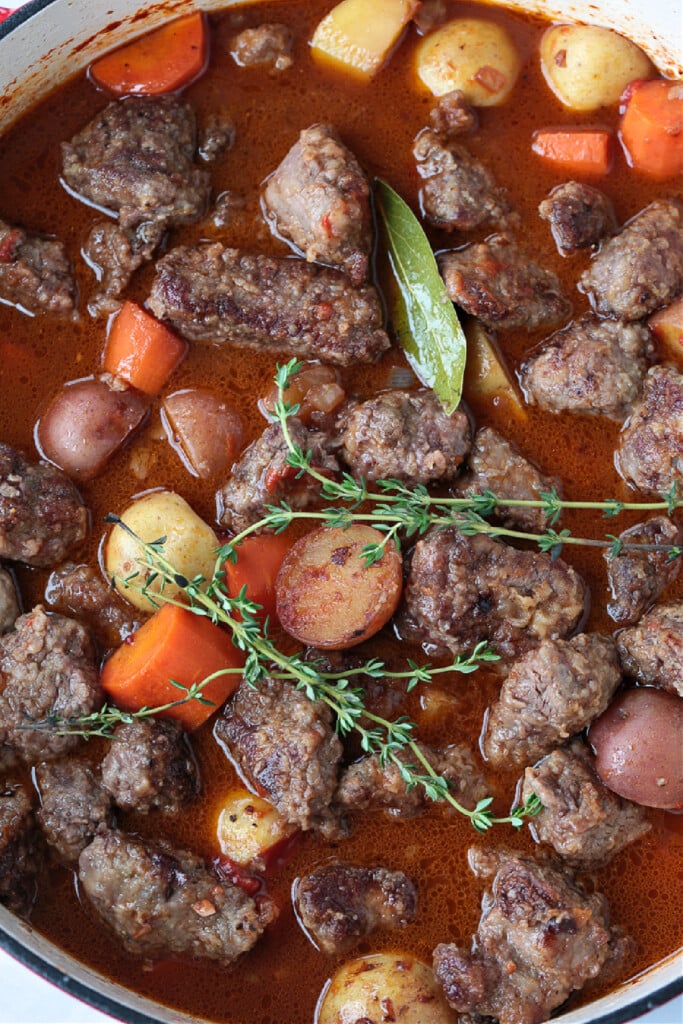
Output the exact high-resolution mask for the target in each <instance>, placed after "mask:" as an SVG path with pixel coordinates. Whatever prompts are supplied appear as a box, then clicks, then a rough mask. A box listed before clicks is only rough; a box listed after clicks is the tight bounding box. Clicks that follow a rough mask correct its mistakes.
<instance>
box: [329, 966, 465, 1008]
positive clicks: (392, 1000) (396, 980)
mask: <svg viewBox="0 0 683 1024" xmlns="http://www.w3.org/2000/svg"><path fill="white" fill-rule="evenodd" d="M387 1006H391V1019H392V1020H397V1021H401V1024H455V1021H456V1019H457V1015H456V1014H455V1013H454V1011H453V1010H451V1009H450V1008H449V1006H448V1004H447V1002H446V999H445V997H444V994H443V992H442V991H441V989H440V988H439V985H438V984H437V982H436V979H435V978H434V975H433V974H432V972H431V970H430V969H429V967H427V966H426V964H423V963H421V962H420V961H419V960H416V959H415V957H414V956H411V955H410V954H409V953H406V954H404V953H377V954H375V955H373V956H361V957H358V959H356V960H351V961H349V963H347V964H344V966H343V967H341V968H340V969H339V970H338V971H337V973H336V974H335V975H334V977H333V978H332V981H331V982H330V984H329V986H328V988H327V990H326V991H325V992H324V993H323V996H322V998H321V1001H320V1002H319V1004H318V1012H317V1015H316V1018H315V1024H358V1022H359V1021H363V1022H364V1024H366V1022H367V1024H384V1022H385V1021H386V1020H388V1019H389V1018H388V1017H387Z"/></svg>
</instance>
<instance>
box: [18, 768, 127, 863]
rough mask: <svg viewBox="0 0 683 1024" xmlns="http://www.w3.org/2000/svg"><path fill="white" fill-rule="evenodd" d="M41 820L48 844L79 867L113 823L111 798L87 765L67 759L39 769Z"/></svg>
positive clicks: (58, 854) (66, 859) (60, 855)
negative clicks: (93, 842)
mask: <svg viewBox="0 0 683 1024" xmlns="http://www.w3.org/2000/svg"><path fill="white" fill-rule="evenodd" d="M36 782H37V784H38V792H39V793H40V809H39V811H38V814H37V817H38V822H39V824H40V827H41V828H42V830H43V835H44V836H45V838H46V840H47V842H48V844H49V845H50V846H51V847H52V848H53V850H54V851H55V852H56V854H57V856H58V857H59V858H60V859H61V860H63V861H64V862H65V863H66V864H76V863H77V861H78V858H79V857H80V855H81V852H82V851H83V850H84V849H85V848H86V846H88V845H89V844H90V843H91V842H92V841H93V839H94V838H95V836H96V835H97V834H98V833H99V832H102V831H105V830H106V829H108V828H109V827H110V826H111V825H112V823H113V814H112V804H111V797H110V796H109V794H108V793H107V792H105V790H104V789H103V788H102V786H101V785H100V784H99V782H98V781H97V779H96V778H95V775H94V774H93V772H92V771H91V770H90V768H88V766H87V765H86V764H83V763H82V762H80V761H76V760H75V759H73V758H64V759H62V760H61V761H53V762H50V763H46V764H41V765H39V766H38V768H37V769H36Z"/></svg>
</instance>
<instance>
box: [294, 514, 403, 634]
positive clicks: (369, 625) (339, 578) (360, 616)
mask: <svg viewBox="0 0 683 1024" xmlns="http://www.w3.org/2000/svg"><path fill="white" fill-rule="evenodd" d="M382 540H383V534H381V533H380V532H379V531H378V530H374V529H372V527H370V526H363V525H361V524H358V523H354V525H353V526H350V527H349V528H348V529H347V530H342V529H337V528H335V529H330V528H329V527H326V526H321V527H319V528H318V529H317V530H313V531H312V532H311V533H308V534H306V536H305V537H302V538H301V539H300V540H298V541H297V542H296V544H294V546H293V547H292V549H291V551H290V552H289V554H288V555H286V556H285V560H284V562H283V563H282V567H281V569H280V572H279V573H278V577H277V582H276V584H275V593H276V598H277V616H278V619H279V620H280V622H281V624H282V626H283V627H284V628H285V629H286V630H287V632H288V633H291V635H292V636H294V637H296V638H297V640H301V641H302V643H305V644H312V645H313V646H314V647H323V648H330V649H332V650H344V649H345V648H346V647H353V646H354V645H355V644H359V643H361V642H362V641H363V640H367V638H368V637H370V636H372V635H373V634H374V633H376V632H377V631H378V630H380V629H381V628H382V626H383V625H384V624H385V623H386V622H388V621H389V619H390V618H391V616H392V615H393V614H394V612H395V610H396V606H397V604H398V602H399V598H400V596H401V556H400V554H399V553H398V551H396V548H395V547H394V545H393V543H391V542H389V543H387V545H386V547H385V548H384V553H383V555H382V558H381V560H380V561H378V562H375V564H374V565H366V563H365V560H364V558H363V557H362V551H363V548H365V547H366V545H369V544H380V543H381V542H382Z"/></svg>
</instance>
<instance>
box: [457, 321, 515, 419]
mask: <svg viewBox="0 0 683 1024" xmlns="http://www.w3.org/2000/svg"><path fill="white" fill-rule="evenodd" d="M465 336H466V338H467V364H466V367H465V382H464V391H465V397H466V398H468V399H472V398H474V399H477V398H490V397H491V396H494V397H498V398H502V399H503V400H504V401H506V402H507V403H508V404H509V406H510V408H511V410H512V411H513V412H514V413H515V414H516V415H517V416H526V408H525V406H524V400H523V399H522V396H521V395H520V393H519V389H518V387H517V385H516V384H515V382H514V380H513V377H512V374H511V373H510V371H509V370H508V368H507V366H506V365H505V360H504V358H503V356H502V354H501V353H500V352H499V350H498V346H497V345H496V343H495V341H494V340H493V338H492V337H491V336H490V335H489V333H488V331H487V330H486V328H485V327H484V325H483V324H482V323H481V322H480V321H479V320H470V321H469V323H468V324H467V325H466V327H465Z"/></svg>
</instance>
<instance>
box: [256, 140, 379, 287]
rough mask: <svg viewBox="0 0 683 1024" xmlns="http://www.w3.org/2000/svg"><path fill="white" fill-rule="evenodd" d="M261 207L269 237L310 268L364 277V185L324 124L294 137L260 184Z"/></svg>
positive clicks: (367, 240)
mask: <svg viewBox="0 0 683 1024" xmlns="http://www.w3.org/2000/svg"><path fill="white" fill-rule="evenodd" d="M263 207H264V212H265V214H266V217H267V219H268V222H269V224H270V226H271V229H272V231H273V233H274V234H276V235H279V236H281V237H282V238H286V239H288V240H289V241H290V242H292V243H293V244H294V245H295V246H296V248H297V249H299V250H300V251H301V252H302V253H303V255H304V256H305V257H306V259H307V260H308V261H309V262H311V261H313V260H317V261H318V262H319V263H327V264H329V265H330V266H332V267H336V268H337V269H338V270H343V271H344V273H346V274H348V276H349V278H350V280H351V281H352V282H353V284H356V285H358V284H362V283H363V281H366V280H367V277H368V263H369V258H370V249H371V247H372V234H371V218H370V184H369V182H368V178H367V175H366V173H365V171H364V170H363V169H362V167H361V166H360V164H359V163H358V161H357V159H356V157H355V156H354V155H353V153H352V152H351V150H350V149H348V148H347V147H346V146H345V145H344V143H343V142H342V141H341V139H340V138H339V135H338V134H337V131H336V129H335V128H333V127H332V126H331V125H329V124H314V125H312V126H311V127H310V128H306V129H305V130H304V131H302V132H301V134H300V135H299V139H298V141H297V142H295V143H294V145H293V146H292V148H291V149H290V151H289V152H288V153H287V155H286V156H285V158H284V159H283V161H282V163H281V164H280V166H279V167H277V168H276V170H275V171H273V173H272V174H271V176H270V177H269V178H268V180H267V182H266V187H265V190H264V193H263Z"/></svg>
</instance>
